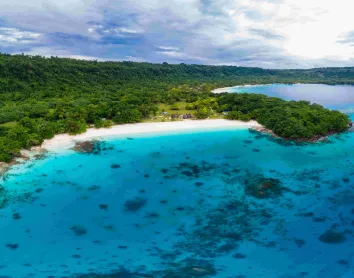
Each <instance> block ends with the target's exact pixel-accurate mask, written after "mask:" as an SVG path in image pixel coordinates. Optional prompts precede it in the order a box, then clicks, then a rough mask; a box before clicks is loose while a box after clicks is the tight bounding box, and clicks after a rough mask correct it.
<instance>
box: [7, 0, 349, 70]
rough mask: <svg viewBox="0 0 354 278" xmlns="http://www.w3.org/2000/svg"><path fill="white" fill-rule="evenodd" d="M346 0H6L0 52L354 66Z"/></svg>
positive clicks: (258, 64)
mask: <svg viewBox="0 0 354 278" xmlns="http://www.w3.org/2000/svg"><path fill="white" fill-rule="evenodd" d="M340 2H341V3H340V5H339V4H337V3H333V2H328V1H327V2H324V1H320V0H313V1H305V0H300V1H299V0H297V1H296V0H240V1H228V0H179V1H177V0H173V1H170V2H169V3H165V2H164V1H161V0H141V1H139V3H138V2H137V1H132V0H119V1H114V0H108V1H97V0H87V1H83V0H64V1H61V2H58V3H55V2H54V1H53V0H32V1H28V2H26V3H23V1H22V0H13V1H12V2H11V4H8V3H7V2H5V1H4V0H0V52H4V53H10V54H21V53H24V54H26V55H40V56H44V57H50V56H57V57H61V58H73V59H79V60H97V61H112V62H114V61H132V62H147V63H154V64H155V63H163V62H167V63H169V64H180V63H184V64H201V65H225V66H238V67H257V68H263V69H311V68H328V67H353V66H354V27H351V26H354V19H353V17H352V15H351V10H352V8H353V3H352V2H351V1H350V0H342V1H340ZM351 23H352V24H351Z"/></svg>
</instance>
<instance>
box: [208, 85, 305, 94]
mask: <svg viewBox="0 0 354 278" xmlns="http://www.w3.org/2000/svg"><path fill="white" fill-rule="evenodd" d="M298 84H300V83H298ZM270 85H274V84H255V85H250V84H245V85H236V86H231V87H223V88H217V89H214V90H212V91H211V92H212V93H214V94H221V93H228V90H229V89H232V88H241V87H255V86H270Z"/></svg>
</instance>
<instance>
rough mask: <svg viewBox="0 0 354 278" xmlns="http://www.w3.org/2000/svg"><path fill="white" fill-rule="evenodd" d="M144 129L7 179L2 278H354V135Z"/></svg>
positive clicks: (0, 211) (0, 194)
mask: <svg viewBox="0 0 354 278" xmlns="http://www.w3.org/2000/svg"><path fill="white" fill-rule="evenodd" d="M131 137H132V138H125V137H116V138H107V141H105V142H101V143H99V144H98V146H100V147H101V151H100V152H99V153H98V154H79V153H76V152H74V151H72V150H58V153H56V154H54V153H53V154H48V155H47V157H45V158H44V159H41V160H37V161H29V162H27V163H25V164H23V165H18V166H15V167H14V168H13V169H12V170H11V171H10V172H9V173H8V174H7V175H6V176H4V177H3V180H2V181H1V182H0V183H1V186H2V187H0V206H1V207H2V208H0V231H1V236H0V254H1V256H0V277H21V278H22V277H82V278H83V277H85V278H88V277H96V278H97V277H124V278H125V277H158V278H159V277H161V278H162V277H167V278H169V277H171V278H174V277H221V278H224V277H225V278H226V277H230V278H231V277H232V278H235V277H239V278H240V277H248V278H253V277H264V278H285V277H286V278H298V277H321V278H326V277H330V278H332V277H341V278H349V277H350V278H351V277H354V270H353V269H354V153H353V146H354V133H350V132H348V133H344V134H341V135H340V136H333V137H331V139H330V142H328V143H327V144H323V143H321V144H311V145H301V146H299V145H295V144H284V143H282V142H281V141H277V140H275V139H271V138H269V137H267V136H260V135H259V134H254V133H251V132H250V131H248V130H229V129H228V130H213V131H211V130H204V131H196V132H189V133H185V134H170V135H167V134H159V135H156V134H150V135H139V136H131ZM99 274H101V275H100V276H99ZM104 274H106V276H104Z"/></svg>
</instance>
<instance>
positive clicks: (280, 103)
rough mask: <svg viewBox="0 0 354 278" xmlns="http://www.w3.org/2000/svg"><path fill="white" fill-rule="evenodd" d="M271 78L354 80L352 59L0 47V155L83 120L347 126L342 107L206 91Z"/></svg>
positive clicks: (312, 133) (329, 129) (299, 135)
mask: <svg viewBox="0 0 354 278" xmlns="http://www.w3.org/2000/svg"><path fill="white" fill-rule="evenodd" d="M269 83H291V84H294V83H322V84H330V85H336V84H348V85H354V67H347V68H315V69H305V70H298V69H296V70H268V69H261V68H247V67H235V66H210V65H187V64H178V65H173V64H168V63H163V64H150V63H137V62H97V61H85V60H74V59H67V58H57V57H51V58H44V57H40V56H26V55H9V54H0V93H1V94H0V161H5V162H8V161H11V160H12V159H13V158H14V157H16V156H18V155H19V153H20V150H21V149H23V148H26V149H28V148H30V147H31V146H37V145H41V144H42V143H43V141H44V140H45V139H50V138H53V137H54V135H55V134H62V133H69V134H79V133H83V132H85V131H86V129H87V127H89V126H92V127H93V126H94V127H96V128H101V127H110V126H112V125H113V124H124V123H137V122H143V121H148V122H162V121H173V120H182V119H185V118H188V119H190V118H192V119H206V118H210V119H218V118H227V119H231V120H241V121H250V120H255V121H257V122H258V123H260V124H261V125H263V126H264V127H265V128H267V129H269V130H270V131H272V132H273V133H274V134H275V135H277V136H280V137H283V138H288V139H291V140H300V139H301V140H303V139H305V140H307V139H308V140H312V139H313V138H319V137H321V136H326V135H328V134H333V133H338V132H342V131H345V130H346V129H347V128H348V124H349V122H350V121H349V118H348V116H347V115H345V114H342V113H340V112H338V111H331V110H329V109H325V108H324V107H322V106H321V105H316V104H311V103H310V102H307V101H298V102H295V101H289V102H288V101H284V100H282V99H279V98H273V97H267V96H264V95H259V94H232V95H231V94H213V93H212V92H211V91H212V90H213V89H215V88H220V87H228V86H235V85H243V84H269Z"/></svg>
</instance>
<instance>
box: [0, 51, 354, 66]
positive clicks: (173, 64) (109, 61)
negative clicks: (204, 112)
mask: <svg viewBox="0 0 354 278" xmlns="http://www.w3.org/2000/svg"><path fill="white" fill-rule="evenodd" d="M0 55H10V56H26V57H30V58H35V57H40V58H43V59H52V58H55V59H70V60H73V61H80V62H81V61H82V62H97V63H137V64H138V63H142V64H151V65H164V64H166V65H172V66H180V65H186V66H210V67H237V68H256V69H263V70H274V71H291V70H318V69H346V68H347V69H352V68H354V65H353V66H343V67H342V66H332V67H317V68H262V67H253V66H236V65H227V64H220V65H209V64H189V63H168V62H147V61H146V62H139V61H130V60H103V59H80V58H79V57H59V56H42V55H39V54H38V55H30V54H24V53H13V54H11V53H2V52H0Z"/></svg>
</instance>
